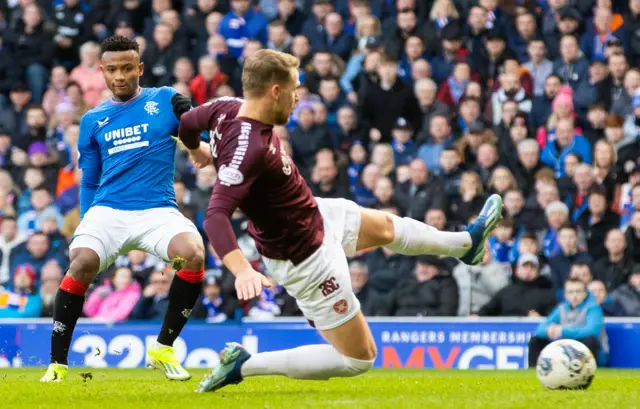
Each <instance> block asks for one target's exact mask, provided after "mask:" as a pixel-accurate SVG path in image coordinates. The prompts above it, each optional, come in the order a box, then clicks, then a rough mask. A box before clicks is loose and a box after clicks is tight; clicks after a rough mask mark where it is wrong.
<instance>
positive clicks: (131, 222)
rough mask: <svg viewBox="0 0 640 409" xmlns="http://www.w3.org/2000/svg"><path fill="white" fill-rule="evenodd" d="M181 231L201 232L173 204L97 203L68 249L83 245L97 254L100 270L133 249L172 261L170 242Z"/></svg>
mask: <svg viewBox="0 0 640 409" xmlns="http://www.w3.org/2000/svg"><path fill="white" fill-rule="evenodd" d="M180 233H193V234H196V235H200V234H199V233H198V229H196V226H195V225H194V224H193V223H192V222H191V220H189V219H187V218H186V217H184V216H183V215H182V213H180V212H179V211H178V209H175V208H173V207H158V208H154V209H147V210H117V209H112V208H110V207H105V206H94V207H92V208H90V209H89V210H88V211H87V213H86V214H85V215H84V218H83V219H82V221H81V222H80V225H79V226H78V228H77V229H76V231H75V234H74V236H73V240H72V241H71V245H70V246H69V250H73V249H75V248H83V247H84V248H90V249H92V250H93V251H95V252H96V253H98V256H100V272H102V271H104V270H105V269H106V268H107V267H109V266H110V265H111V263H113V262H114V261H115V259H116V258H117V257H118V256H119V255H123V254H127V253H128V252H129V251H131V250H142V251H144V252H147V253H149V254H153V255H154V256H156V257H159V258H161V259H162V260H164V261H166V262H169V261H170V260H169V254H168V250H169V242H170V241H171V239H172V238H173V237H175V236H176V235H178V234H180Z"/></svg>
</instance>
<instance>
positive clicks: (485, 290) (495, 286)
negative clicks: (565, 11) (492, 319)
mask: <svg viewBox="0 0 640 409" xmlns="http://www.w3.org/2000/svg"><path fill="white" fill-rule="evenodd" d="M453 277H454V278H455V280H456V283H457V284H458V292H459V295H458V299H459V305H458V315H459V316H463V317H466V316H468V315H471V314H477V313H478V311H479V310H480V308H482V307H483V306H484V305H485V304H487V303H488V302H489V301H490V300H491V299H492V298H493V297H494V296H495V295H496V294H497V293H498V291H500V290H501V289H503V288H504V287H506V286H507V285H508V284H509V270H507V269H505V268H504V266H503V265H502V264H500V263H498V262H496V261H495V260H493V258H492V255H491V252H490V251H487V252H485V255H484V258H483V259H482V262H481V263H480V264H479V265H477V266H468V265H466V264H464V263H459V264H458V265H457V266H456V267H455V268H454V269H453Z"/></svg>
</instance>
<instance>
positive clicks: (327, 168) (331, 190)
mask: <svg viewBox="0 0 640 409" xmlns="http://www.w3.org/2000/svg"><path fill="white" fill-rule="evenodd" d="M338 176H339V175H338V168H337V166H336V162H335V157H334V154H333V151H331V150H328V149H326V150H321V151H319V152H318V154H317V155H316V164H315V166H314V167H313V174H312V175H311V182H312V184H311V191H312V192H313V194H314V195H315V196H319V197H324V198H334V199H338V198H342V199H349V198H351V192H350V190H349V186H348V184H347V183H345V182H346V181H343V180H340V178H339V177H338Z"/></svg>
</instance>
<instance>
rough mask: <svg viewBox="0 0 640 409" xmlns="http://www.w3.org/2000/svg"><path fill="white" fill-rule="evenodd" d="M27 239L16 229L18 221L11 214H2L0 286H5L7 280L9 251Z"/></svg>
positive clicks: (0, 230)
mask: <svg viewBox="0 0 640 409" xmlns="http://www.w3.org/2000/svg"><path fill="white" fill-rule="evenodd" d="M25 241H27V236H26V235H25V234H24V233H23V232H20V231H18V223H17V221H16V218H15V217H13V216H4V217H3V218H2V224H0V252H2V255H1V256H0V260H1V261H0V288H2V287H3V286H5V285H6V284H7V282H8V281H9V277H10V271H9V266H10V263H9V259H10V257H11V251H12V250H13V249H14V248H16V247H18V246H19V245H21V244H22V243H24V242H25Z"/></svg>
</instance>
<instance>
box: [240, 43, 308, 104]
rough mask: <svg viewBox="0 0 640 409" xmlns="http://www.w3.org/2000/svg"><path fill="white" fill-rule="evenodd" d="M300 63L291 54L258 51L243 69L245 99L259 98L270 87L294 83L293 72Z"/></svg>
mask: <svg viewBox="0 0 640 409" xmlns="http://www.w3.org/2000/svg"><path fill="white" fill-rule="evenodd" d="M299 66H300V61H299V60H298V59H297V58H296V57H294V56H293V55H291V54H286V53H282V52H280V51H274V50H266V49H264V50H258V51H256V52H255V53H254V54H253V55H251V56H250V57H248V58H247V59H246V60H245V62H244V66H243V69H242V92H243V93H244V96H245V98H259V97H261V96H263V95H264V94H265V92H266V91H267V89H268V87H269V86H270V85H273V84H274V83H276V84H286V83H288V82H290V81H292V79H293V78H292V76H291V70H292V69H296V70H297V69H298V67H299Z"/></svg>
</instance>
